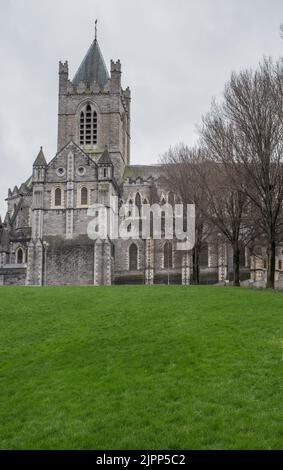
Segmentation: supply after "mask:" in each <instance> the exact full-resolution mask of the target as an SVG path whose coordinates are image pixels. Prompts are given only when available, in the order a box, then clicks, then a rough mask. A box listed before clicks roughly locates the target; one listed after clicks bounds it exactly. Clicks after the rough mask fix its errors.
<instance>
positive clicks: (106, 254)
mask: <svg viewBox="0 0 283 470" xmlns="http://www.w3.org/2000/svg"><path fill="white" fill-rule="evenodd" d="M121 73H122V72H121V63H120V61H119V60H118V61H116V62H114V61H111V63H110V73H109V72H108V69H107V67H106V65H105V62H104V59H103V56H102V54H101V51H100V48H99V45H98V42H97V39H96V38H95V40H94V41H93V43H92V44H91V46H90V48H89V50H88V52H87V54H86V56H85V58H84V59H83V61H82V63H81V65H80V67H79V69H78V71H77V73H76V74H75V76H74V78H73V79H72V80H71V79H70V78H69V70H68V62H65V63H61V62H60V63H59V110H58V144H57V153H56V155H55V157H54V158H53V159H51V160H50V161H49V162H48V161H47V160H46V158H45V156H44V153H43V150H42V148H41V149H40V151H39V154H38V156H37V158H36V159H35V161H34V163H33V168H32V175H31V177H30V178H29V179H28V180H27V181H26V182H24V183H23V184H21V185H19V186H15V187H14V189H13V190H10V189H9V191H8V197H7V199H6V201H7V206H8V207H7V214H6V216H5V218H4V220H3V221H2V220H1V219H0V285H13V284H14V285H36V286H41V285H64V284H67V285H68V284H69V285H72V284H89V285H100V284H106V285H109V284H122V283H136V284H137V283H140V284H143V283H146V284H153V283H175V284H176V283H179V284H181V283H182V284H189V283H190V279H191V271H192V268H191V253H190V252H183V251H178V250H176V241H175V240H166V239H164V238H161V239H159V240H153V239H152V238H148V239H142V238H139V239H134V240H131V239H129V240H123V239H115V240H111V239H106V240H103V241H102V240H97V241H94V240H91V239H90V238H89V237H88V236H87V225H88V223H89V217H88V215H87V210H88V207H89V206H90V205H92V204H94V203H104V204H106V205H107V204H108V202H109V199H110V196H113V195H116V196H118V198H119V201H121V203H127V204H129V206H131V205H133V206H134V205H135V206H137V207H138V208H139V207H140V206H141V205H142V204H145V203H150V204H151V203H152V202H156V201H159V203H160V204H161V205H162V204H164V203H166V202H169V203H171V204H174V195H173V194H172V193H171V194H170V193H169V194H168V192H166V190H165V189H164V188H163V187H162V178H161V167H160V166H159V165H147V166H144V165H131V92H130V89H129V88H126V89H123V88H122V86H121ZM241 258H242V262H241V264H242V267H241V276H242V279H248V278H249V277H250V276H251V277H252V278H254V279H255V280H260V279H264V276H265V271H266V269H265V268H266V266H265V264H264V259H263V256H262V253H261V252H260V253H258V255H257V256H250V254H249V253H248V250H245V252H243V253H242V257H241ZM279 258H280V259H279ZM279 258H278V259H277V267H278V271H277V276H278V275H279V272H280V270H281V268H282V265H281V264H282V261H281V256H280V257H279ZM231 266H232V261H231V250H230V249H229V247H227V246H226V245H225V244H223V243H222V242H220V241H219V239H216V240H213V239H212V240H210V241H209V242H208V243H207V246H206V247H205V249H204V250H203V253H202V254H201V282H204V283H215V282H218V281H224V280H225V279H227V278H228V277H229V276H230V271H231Z"/></svg>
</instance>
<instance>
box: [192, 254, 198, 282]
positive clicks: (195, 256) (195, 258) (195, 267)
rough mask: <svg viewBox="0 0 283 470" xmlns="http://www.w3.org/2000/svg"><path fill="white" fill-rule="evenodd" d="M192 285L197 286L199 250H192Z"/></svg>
mask: <svg viewBox="0 0 283 470" xmlns="http://www.w3.org/2000/svg"><path fill="white" fill-rule="evenodd" d="M193 284H199V250H198V248H197V247H196V246H195V247H194V249H193Z"/></svg>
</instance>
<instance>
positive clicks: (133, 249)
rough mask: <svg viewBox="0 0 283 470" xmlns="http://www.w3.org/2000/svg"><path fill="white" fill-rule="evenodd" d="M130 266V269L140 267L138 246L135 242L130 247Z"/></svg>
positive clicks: (135, 269) (133, 269)
mask: <svg viewBox="0 0 283 470" xmlns="http://www.w3.org/2000/svg"><path fill="white" fill-rule="evenodd" d="M129 268H130V271H137V269H138V248H137V245H136V244H135V243H132V244H131V246H130V249H129Z"/></svg>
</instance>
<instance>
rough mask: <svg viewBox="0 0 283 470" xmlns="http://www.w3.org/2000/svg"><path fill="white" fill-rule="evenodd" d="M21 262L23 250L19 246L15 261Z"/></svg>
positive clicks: (22, 260)
mask: <svg viewBox="0 0 283 470" xmlns="http://www.w3.org/2000/svg"><path fill="white" fill-rule="evenodd" d="M23 262H24V252H23V249H22V248H19V249H18V250H17V263H18V264H23Z"/></svg>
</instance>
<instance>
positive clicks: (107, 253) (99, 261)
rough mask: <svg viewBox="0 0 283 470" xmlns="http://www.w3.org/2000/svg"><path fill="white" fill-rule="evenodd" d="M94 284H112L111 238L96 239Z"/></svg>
mask: <svg viewBox="0 0 283 470" xmlns="http://www.w3.org/2000/svg"><path fill="white" fill-rule="evenodd" d="M93 284H94V285H95V286H100V285H102V286H103V285H104V286H105V285H106V286H107V285H108V286H109V285H111V284H112V260H111V243H110V241H109V240H100V239H98V240H96V242H95V245H94V269H93Z"/></svg>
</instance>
